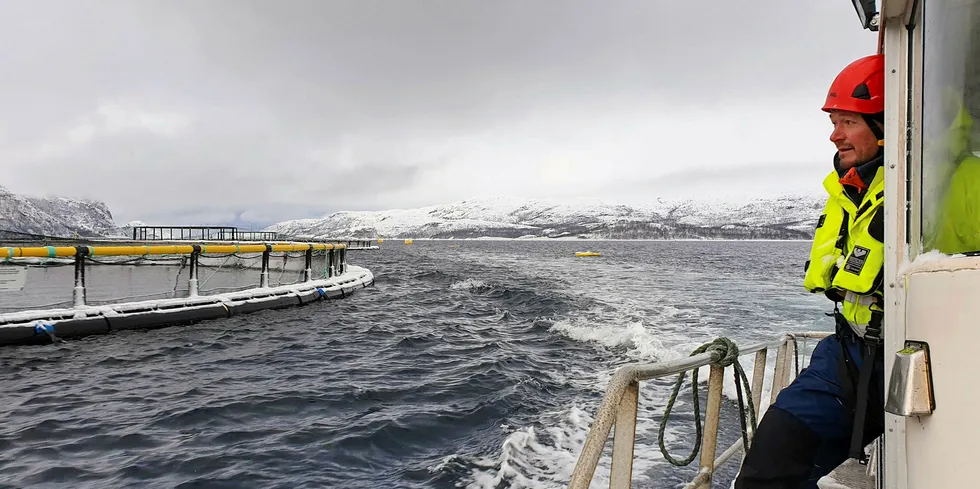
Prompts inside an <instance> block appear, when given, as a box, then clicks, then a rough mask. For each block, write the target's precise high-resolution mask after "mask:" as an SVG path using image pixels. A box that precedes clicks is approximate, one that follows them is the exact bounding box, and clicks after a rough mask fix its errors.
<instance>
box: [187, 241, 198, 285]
mask: <svg viewBox="0 0 980 489" xmlns="http://www.w3.org/2000/svg"><path fill="white" fill-rule="evenodd" d="M191 246H193V247H194V251H193V252H192V253H191V258H190V278H188V279H187V296H188V297H197V294H198V292H199V291H198V283H197V259H198V256H200V254H201V246H200V245H191Z"/></svg>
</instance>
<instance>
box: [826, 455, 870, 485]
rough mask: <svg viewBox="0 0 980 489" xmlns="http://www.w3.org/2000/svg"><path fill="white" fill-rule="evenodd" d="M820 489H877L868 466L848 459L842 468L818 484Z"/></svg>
mask: <svg viewBox="0 0 980 489" xmlns="http://www.w3.org/2000/svg"><path fill="white" fill-rule="evenodd" d="M817 487H819V488H820V489H875V487H876V486H875V478H874V476H871V475H868V466H867V465H861V464H859V463H857V461H856V460H854V459H848V460H847V462H844V463H843V464H841V466H840V467H837V468H836V469H834V471H833V472H831V473H830V474H828V475H827V476H826V477H824V478H822V479H820V481H819V482H818V483H817Z"/></svg>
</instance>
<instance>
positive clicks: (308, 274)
mask: <svg viewBox="0 0 980 489" xmlns="http://www.w3.org/2000/svg"><path fill="white" fill-rule="evenodd" d="M310 280H313V245H310V249H308V250H306V270H304V271H303V281H304V282H309V281H310Z"/></svg>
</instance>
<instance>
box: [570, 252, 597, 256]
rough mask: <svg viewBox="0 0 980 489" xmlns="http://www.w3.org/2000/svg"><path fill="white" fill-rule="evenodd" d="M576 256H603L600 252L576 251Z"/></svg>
mask: <svg viewBox="0 0 980 489" xmlns="http://www.w3.org/2000/svg"><path fill="white" fill-rule="evenodd" d="M575 256H602V255H600V254H599V252H598V251H576V252H575Z"/></svg>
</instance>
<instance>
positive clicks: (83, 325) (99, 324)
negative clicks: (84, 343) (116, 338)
mask: <svg viewBox="0 0 980 489" xmlns="http://www.w3.org/2000/svg"><path fill="white" fill-rule="evenodd" d="M53 324H54V335H55V336H57V337H58V338H80V337H82V336H89V335H95V334H106V333H108V332H109V323H108V321H106V318H104V317H102V316H96V317H90V318H82V319H68V320H65V321H58V322H55V323H53Z"/></svg>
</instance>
